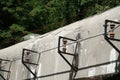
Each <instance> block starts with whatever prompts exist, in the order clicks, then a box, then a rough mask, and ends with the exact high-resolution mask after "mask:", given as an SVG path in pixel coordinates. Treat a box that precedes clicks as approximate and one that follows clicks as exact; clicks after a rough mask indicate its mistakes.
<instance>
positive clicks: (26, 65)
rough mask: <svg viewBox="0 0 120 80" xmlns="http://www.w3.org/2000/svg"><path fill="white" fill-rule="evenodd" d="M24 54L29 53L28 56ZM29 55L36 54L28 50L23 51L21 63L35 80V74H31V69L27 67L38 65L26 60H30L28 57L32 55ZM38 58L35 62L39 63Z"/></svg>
mask: <svg viewBox="0 0 120 80" xmlns="http://www.w3.org/2000/svg"><path fill="white" fill-rule="evenodd" d="M26 52H29V53H30V54H29V55H28V56H26ZM31 53H38V52H37V51H32V50H29V49H23V52H22V63H23V65H24V66H25V67H26V68H27V69H28V70H29V72H30V73H31V74H32V75H33V76H34V80H35V79H37V75H36V73H35V72H33V71H32V70H31V68H30V67H29V66H28V65H35V66H38V63H33V62H30V61H29V59H28V58H30V55H32V54H31ZM39 58H40V54H39ZM39 58H38V60H37V62H38V61H39Z"/></svg>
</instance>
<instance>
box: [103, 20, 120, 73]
mask: <svg viewBox="0 0 120 80" xmlns="http://www.w3.org/2000/svg"><path fill="white" fill-rule="evenodd" d="M108 23H115V24H120V22H117V21H112V20H105V25H104V38H105V40H106V41H107V42H108V43H109V44H110V45H111V46H112V47H113V48H114V49H115V50H116V51H117V52H118V53H119V56H118V59H117V60H118V62H119V61H120V49H118V48H117V47H116V46H115V45H114V44H113V43H112V42H111V40H112V41H120V39H115V38H110V37H108V32H109V31H108ZM118 27H119V26H118ZM114 29H116V28H114ZM114 29H113V30H114ZM117 67H118V66H117V63H116V68H117ZM116 72H117V71H116Z"/></svg>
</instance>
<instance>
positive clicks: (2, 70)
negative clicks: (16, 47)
mask: <svg viewBox="0 0 120 80" xmlns="http://www.w3.org/2000/svg"><path fill="white" fill-rule="evenodd" d="M8 62H10V60H6V59H0V72H3V73H7V76H6V77H7V78H5V76H3V75H2V74H1V73H0V77H1V78H2V79H3V80H9V78H10V69H11V64H12V63H11V62H10V65H9V69H8V70H4V69H1V68H2V67H4V66H2V63H4V64H6V63H8Z"/></svg>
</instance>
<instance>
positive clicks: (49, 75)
mask: <svg viewBox="0 0 120 80" xmlns="http://www.w3.org/2000/svg"><path fill="white" fill-rule="evenodd" d="M116 62H119V61H118V60H113V61H108V62H104V63H100V64H95V65H90V66H86V67H81V68H78V71H81V70H85V69H89V68H93V67H99V66H103V65H108V64H111V63H116ZM69 72H71V70H66V71H62V72H57V73H52V74H48V75H42V76H38V77H37V78H46V77H51V76H55V75H61V74H66V73H69ZM31 79H34V78H28V79H25V80H31Z"/></svg>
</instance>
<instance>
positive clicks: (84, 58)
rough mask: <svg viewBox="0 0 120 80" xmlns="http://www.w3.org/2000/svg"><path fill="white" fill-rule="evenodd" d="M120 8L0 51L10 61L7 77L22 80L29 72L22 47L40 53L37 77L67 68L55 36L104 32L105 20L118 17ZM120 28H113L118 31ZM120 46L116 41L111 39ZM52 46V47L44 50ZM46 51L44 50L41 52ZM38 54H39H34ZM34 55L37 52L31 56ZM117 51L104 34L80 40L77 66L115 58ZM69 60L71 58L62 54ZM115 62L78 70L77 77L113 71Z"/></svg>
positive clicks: (58, 79) (65, 79)
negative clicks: (22, 57) (59, 52)
mask: <svg viewBox="0 0 120 80" xmlns="http://www.w3.org/2000/svg"><path fill="white" fill-rule="evenodd" d="M119 12H120V7H116V8H114V9H111V10H109V11H106V12H104V13H102V14H99V15H95V16H93V17H89V18H87V19H84V20H81V21H77V22H75V23H72V24H70V25H67V26H65V27H63V28H59V29H57V30H55V31H52V32H49V33H47V34H44V35H42V36H39V37H37V38H34V39H31V40H28V41H25V42H21V43H19V44H16V45H14V46H11V47H8V48H5V49H2V50H0V58H4V59H9V60H12V61H13V62H12V66H11V75H10V80H24V79H26V75H27V74H28V71H27V69H26V68H25V67H24V66H23V64H22V63H21V55H22V49H23V48H26V49H30V50H34V51H37V52H40V53H39V54H41V56H40V61H39V66H38V67H37V70H38V73H37V76H42V75H47V74H51V73H57V72H62V71H66V70H70V69H71V68H70V66H69V65H68V64H67V63H66V62H65V61H64V60H63V58H62V57H61V56H60V55H59V54H58V52H57V46H58V37H59V36H64V37H68V38H72V39H76V37H77V36H78V34H80V37H81V39H85V38H88V37H92V36H95V35H99V34H101V33H104V27H103V25H104V22H105V20H106V19H110V20H120V13H119ZM119 32H120V29H119V30H117V31H116V34H119ZM114 43H115V44H116V45H117V46H118V47H120V45H119V43H118V42H114ZM51 48H53V50H50V51H46V50H49V49H51ZM68 48H69V49H68V51H70V52H74V51H75V44H72V45H70V46H69V47H68ZM44 51H46V52H44ZM37 55H38V54H37ZM32 56H36V55H32ZM117 56H118V53H117V52H116V51H115V50H114V49H113V48H112V47H111V46H110V45H109V44H108V43H107V42H106V41H105V39H104V36H103V35H101V36H98V37H95V38H91V39H87V40H84V41H81V42H80V46H79V68H83V67H86V66H90V65H95V64H99V63H104V62H107V61H112V60H115V59H117ZM65 57H66V58H67V59H68V60H69V61H70V62H72V59H73V58H72V57H71V56H68V55H65ZM114 68H115V64H109V65H105V66H100V67H93V68H89V69H85V70H81V71H78V72H77V75H76V78H80V77H88V76H94V75H100V74H107V73H113V72H115V69H114ZM69 74H70V73H66V74H61V75H54V76H50V77H44V78H39V79H38V80H69Z"/></svg>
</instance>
